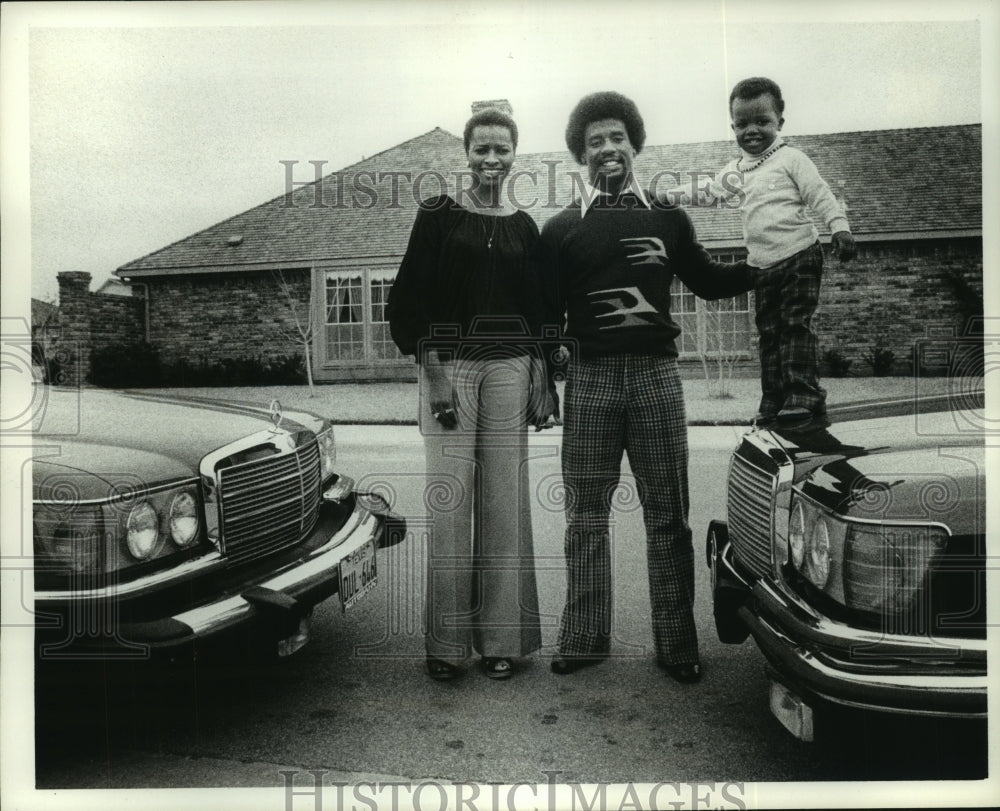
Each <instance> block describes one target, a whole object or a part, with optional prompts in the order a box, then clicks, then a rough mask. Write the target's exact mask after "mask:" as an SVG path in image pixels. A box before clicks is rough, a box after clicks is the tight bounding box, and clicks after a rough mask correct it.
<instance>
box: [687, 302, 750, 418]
mask: <svg viewBox="0 0 1000 811" xmlns="http://www.w3.org/2000/svg"><path fill="white" fill-rule="evenodd" d="M734 318H735V312H734V309H733V299H731V298H727V299H719V300H718V301H706V302H704V303H703V306H702V307H699V308H698V318H697V324H698V328H697V338H696V345H697V348H698V357H699V358H700V359H701V366H702V370H703V371H704V372H705V383H706V384H707V385H708V396H709V397H715V398H718V399H726V400H728V399H729V398H731V397H732V396H733V394H732V391H731V383H732V379H733V370H734V369H735V368H736V364H737V362H738V361H739V360H740V359H741V358H742V356H743V351H742V350H741V349H739V347H738V341H737V340H736V329H735V328H736V324H735V320H734Z"/></svg>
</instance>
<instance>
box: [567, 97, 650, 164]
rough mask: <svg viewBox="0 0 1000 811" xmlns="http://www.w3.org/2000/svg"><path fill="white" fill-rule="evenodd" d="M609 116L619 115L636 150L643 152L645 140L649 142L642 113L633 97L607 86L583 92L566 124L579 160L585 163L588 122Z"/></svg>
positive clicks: (574, 154) (568, 136)
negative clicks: (588, 92) (600, 90)
mask: <svg viewBox="0 0 1000 811" xmlns="http://www.w3.org/2000/svg"><path fill="white" fill-rule="evenodd" d="M608 118H617V119H618V120H619V121H621V122H622V123H623V124H624V125H625V131H626V132H627V133H628V139H629V141H631V143H632V146H633V147H635V151H636V152H642V147H643V144H645V143H646V125H645V124H643V122H642V116H641V115H639V108H638V107H636V106H635V102H634V101H632V99H630V98H627V97H626V96H623V95H622V94H621V93H616V92H614V91H613V90H605V91H602V92H600V93H591V94H590V95H589V96H584V97H583V98H582V99H580V101H579V102H577V105H576V107H574V108H573V112H572V113H570V114H569V123H568V124H567V125H566V146H567V147H569V151H570V152H572V153H573V157H574V158H576V160H577V162H579V163H583V154H584V152H585V151H586V145H585V143H584V138H583V136H584V133H585V132H586V131H587V125H588V124H591V123H593V122H594V121H604V120H605V119H608Z"/></svg>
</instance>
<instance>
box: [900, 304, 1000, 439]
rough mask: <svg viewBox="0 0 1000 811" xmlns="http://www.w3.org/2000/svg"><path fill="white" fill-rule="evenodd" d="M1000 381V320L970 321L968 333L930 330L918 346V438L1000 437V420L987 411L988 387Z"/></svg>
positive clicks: (915, 355) (915, 362)
mask: <svg viewBox="0 0 1000 811" xmlns="http://www.w3.org/2000/svg"><path fill="white" fill-rule="evenodd" d="M997 375H1000V319H976V320H973V321H970V323H969V325H968V326H967V328H966V329H965V331H964V332H962V333H959V331H958V330H957V329H954V328H951V329H945V330H937V329H928V335H927V337H925V338H921V339H919V340H917V341H915V342H914V345H913V380H914V389H915V391H914V394H915V403H916V430H917V433H918V434H920V435H923V436H941V437H946V436H957V435H962V434H990V435H996V434H1000V417H998V416H997V415H995V414H990V413H989V412H988V411H987V409H986V407H985V406H986V382H987V380H988V379H991V378H994V377H996V376H997ZM942 413H946V414H947V415H948V416H947V417H944V418H942Z"/></svg>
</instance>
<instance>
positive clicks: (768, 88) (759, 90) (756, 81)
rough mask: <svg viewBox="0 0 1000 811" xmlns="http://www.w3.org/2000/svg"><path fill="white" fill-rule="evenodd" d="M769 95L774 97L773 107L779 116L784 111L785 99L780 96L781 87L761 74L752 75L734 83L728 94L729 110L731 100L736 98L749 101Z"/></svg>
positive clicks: (731, 108) (730, 109) (730, 108)
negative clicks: (731, 90)
mask: <svg viewBox="0 0 1000 811" xmlns="http://www.w3.org/2000/svg"><path fill="white" fill-rule="evenodd" d="M764 95H770V96H771V98H773V99H774V109H775V110H776V111H777V113H778V117H779V118H780V117H781V116H782V115H783V114H784V112H785V100H784V99H783V98H781V88H780V87H778V83H777V82H775V81H772V80H771V79H765V78H764V77H763V76H753V77H752V78H750V79H744V80H743V81H741V82H737V83H736V87H734V88H733V92H732V93H730V94H729V111H730V112H732V110H733V102H734V101H735V100H736V99H740V100H741V101H750V99H755V98H757V97H758V96H764Z"/></svg>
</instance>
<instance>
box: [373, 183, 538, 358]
mask: <svg viewBox="0 0 1000 811" xmlns="http://www.w3.org/2000/svg"><path fill="white" fill-rule="evenodd" d="M491 237H492V246H489V244H488V243H490V241H491ZM537 240H538V226H537V225H535V221H534V220H533V219H532V218H531V217H530V216H529V215H528V213H527V212H525V211H520V210H519V211H516V212H515V213H514V214H510V215H507V216H492V215H489V214H479V213H476V212H475V211H472V210H469V209H466V208H462V207H461V206H460V205H458V203H456V202H455V201H454V200H453V199H452V198H451V197H448V196H442V197H437V198H433V199H429V200H425V201H424V202H423V203H421V205H420V209H419V211H418V212H417V218H416V221H415V222H414V224H413V231H412V232H411V233H410V242H409V245H408V246H407V248H406V255H405V256H404V257H403V262H402V264H401V265H400V268H399V273H398V274H397V275H396V281H395V282H394V283H393V286H392V290H391V291H390V293H389V302H388V317H389V329H390V332H391V333H392V338H393V340H394V341H395V342H396V345H397V346H398V347H399V351H400V352H402V353H403V354H404V355H417V360H418V362H419V360H420V358H419V355H418V345H419V342H420V341H421V340H422V339H426V338H432V337H434V338H435V339H436V338H439V337H441V336H450V335H453V336H455V337H457V338H460V339H461V338H468V337H470V336H473V337H474V342H481V341H483V339H491V341H494V342H499V343H502V344H509V345H510V348H511V349H514V350H517V348H518V344H521V345H523V346H524V348H525V351H528V349H527V347H528V344H529V342H528V341H526V339H527V338H529V337H530V336H535V335H538V330H539V323H538V322H539V318H540V303H539V289H538V282H537V279H536V277H535V273H534V272H533V270H532V267H533V266H532V265H531V264H530V263H529V262H530V259H531V256H532V253H533V251H534V250H535V243H536V241H537ZM432 327H433V334H432ZM437 342H438V341H437V340H435V343H437ZM446 342H447V341H446Z"/></svg>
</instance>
